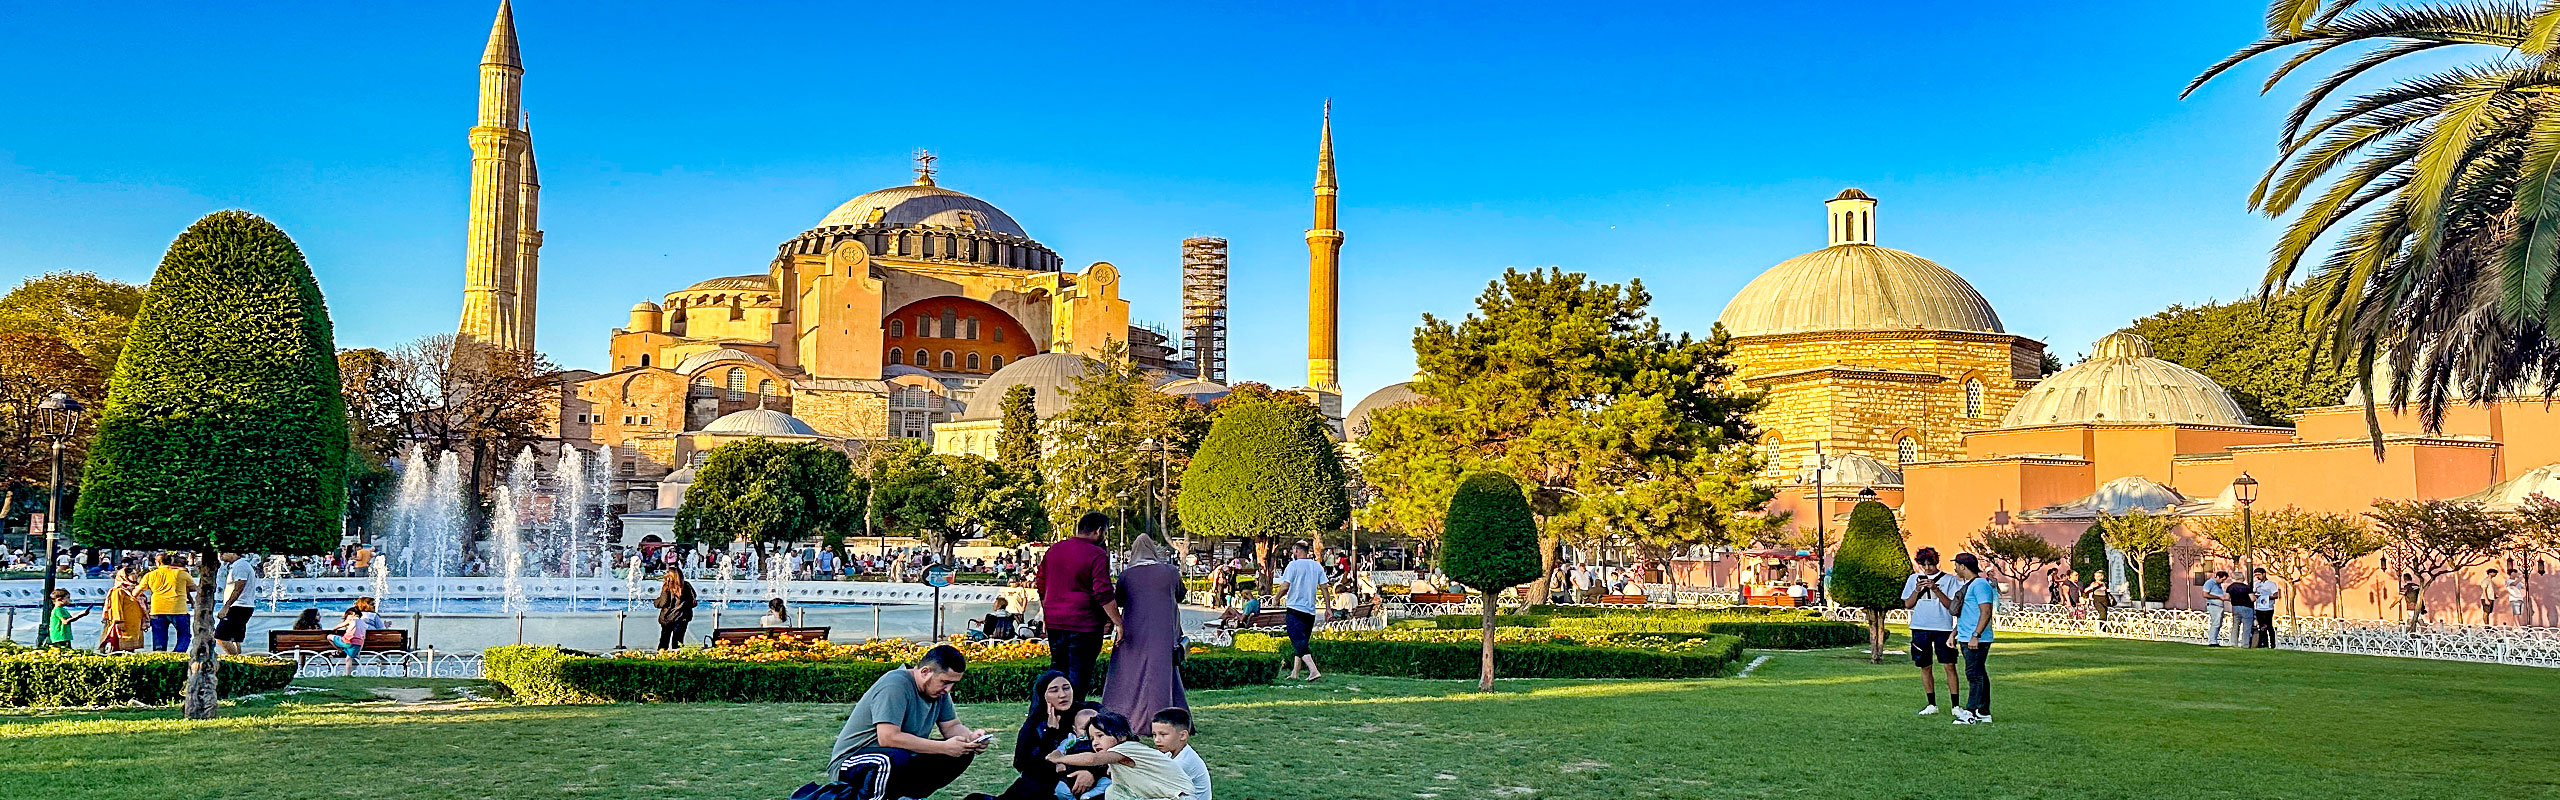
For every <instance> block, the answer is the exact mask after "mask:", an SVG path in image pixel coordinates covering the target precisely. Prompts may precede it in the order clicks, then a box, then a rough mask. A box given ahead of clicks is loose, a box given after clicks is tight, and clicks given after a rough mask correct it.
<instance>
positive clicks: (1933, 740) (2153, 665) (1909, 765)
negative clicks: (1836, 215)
mask: <svg viewBox="0 0 2560 800" xmlns="http://www.w3.org/2000/svg"><path fill="white" fill-rule="evenodd" d="M1998 647H1999V648H2000V649H1999V651H1998V654H1997V655H1996V656H1994V658H1993V661H1992V669H1993V675H1994V676H1995V686H1996V687H1997V691H1996V693H1995V700H1996V710H1997V712H1998V713H1997V717H1998V719H1999V721H1998V722H1997V723H1994V724H1992V725H1989V726H1953V725H1949V724H1947V717H1945V716H1943V715H1942V716H1935V717H1925V718H1924V717H1915V716H1913V715H1912V712H1913V711H1915V710H1917V708H1918V706H1919V705H1920V697H1919V686H1918V681H1917V679H1916V677H1917V676H1916V675H1914V673H1915V672H1916V670H1914V669H1912V668H1911V666H1910V665H1909V663H1908V662H1907V661H1906V662H1902V663H1899V664H1892V665H1887V666H1874V665H1870V664H1867V663H1866V662H1865V659H1864V656H1863V653H1855V652H1852V651H1847V650H1831V651H1818V652H1805V653H1773V654H1771V655H1773V658H1772V659H1771V660H1770V661H1769V662H1768V663H1766V664H1763V665H1761V666H1760V667H1759V668H1758V669H1757V670H1756V671H1754V672H1753V673H1752V675H1751V676H1750V677H1744V678H1723V679H1712V680H1695V681H1623V682H1617V681H1505V682H1504V683H1503V685H1502V686H1501V687H1500V691H1498V692H1495V693H1492V694H1478V693H1476V692H1474V691H1473V688H1474V683H1473V682H1472V681H1415V680H1396V679H1385V678H1369V677H1360V676H1353V675H1344V674H1335V675H1331V676H1328V677H1327V678H1326V680H1325V681H1324V682H1323V683H1319V684H1312V685H1307V684H1299V685H1288V686H1275V687H1267V688H1255V689H1242V690H1233V691H1221V692H1202V693H1198V694H1195V695H1193V697H1192V702H1193V704H1194V706H1195V709H1196V710H1197V713H1199V714H1200V715H1201V718H1202V721H1203V722H1202V724H1203V730H1202V731H1201V738H1200V739H1199V740H1198V745H1199V747H1200V750H1201V753H1202V755H1203V756H1205V757H1206V758H1207V760H1208V761H1209V764H1210V767H1211V769H1212V771H1213V772H1214V773H1215V775H1216V777H1217V780H1218V792H1219V797H1220V798H1222V800H1247V798H1396V799H1397V800H1431V799H1432V798H1446V799H1448V800H1455V799H1456V798H1474V797H1538V798H1565V799H1588V800H1602V799H1603V798H1606V799H1607V800H1623V799H1624V798H1702V797H1787V798H1831V797H1837V798H1860V799H1861V800H1872V799H1873V798H1889V797H1920V796H1928V797H1965V798H1990V797H2049V798H2067V799H2068V800H2091V799H2092V798H2183V797H2193V796H2196V795H2197V794H2198V793H2199V792H2219V793H2228V794H2233V795H2237V796H2245V797H2249V798H2252V799H2253V800H2255V799H2256V798H2268V797H2318V798H2321V799H2322V800H2345V799H2346V798H2365V797H2371V798H2408V797H2416V796H2428V797H2497V798H2518V797H2560V758H2555V756H2554V754H2555V753H2560V671H2555V670H2543V669H2533V668H2526V667H2501V666H2495V665H2483V664H2464V663H2451V662H2438V661H2416V660H2402V659H2386V658H2368V657H2357V656H2339V655H2323V654H2315V653H2298V652H2289V651H2278V652H2268V651H2233V650H2209V649H2205V648H2200V647H2193V646H2186V645H2174V644H2158V643H2148V642H2132V641H2117V640H2107V639H2076V638H2066V637H2035V636H2029V635H2023V634H2021V635H2016V636H2015V637H2014V640H2013V639H2012V637H2011V636H2009V635H2005V634H2004V635H2003V641H2002V643H2001V644H2000V645H1998ZM298 685H303V686H313V687H320V688H321V689H322V691H318V692H312V693H308V694H302V695H296V696H292V697H283V698H267V699H258V700H252V701H249V702H246V703H243V704H239V705H236V706H232V707H227V708H225V709H224V715H223V717H222V718H221V719H218V720H215V721H213V722H210V723H203V724H193V723H187V722H184V721H182V720H178V719H175V718H174V717H175V712H174V711H166V710H151V711H116V712H53V713H44V712H16V713H10V714H6V715H0V798H42V799H43V800H81V799H84V798H115V799H116V800H133V798H195V797H224V798H326V797H384V796H398V797H411V798H426V797H508V798H584V797H594V798H608V797H610V798H626V797H627V798H650V799H651V800H665V799H667V798H774V799H776V800H778V799H779V798H783V797H786V796H788V795H789V793H790V791H791V790H792V789H793V788H796V787H798V786H799V785H800V784H801V783H802V782H804V781H808V780H810V779H812V778H814V777H815V776H816V773H817V770H818V768H819V763H820V761H821V760H822V759H823V758H824V757H825V751H826V749H827V746H828V744H829V743H830V742H831V741H832V738H833V736H834V734H835V731H836V728H837V727H838V725H840V724H841V723H842V721H843V715H844V711H845V708H844V707H843V706H836V705H812V704H790V705H729V704H702V705H656V706H651V705H617V706H589V707H560V706H551V707H540V706H513V705H506V704H500V703H487V702H472V701H455V700H453V699H452V697H453V695H452V692H453V689H454V688H456V686H457V685H463V682H451V681H445V682H431V681H419V680H405V681H404V680H370V681H369V680H362V679H330V680H313V681H305V682H303V683H302V684H298ZM376 687H415V688H424V689H429V690H433V693H432V694H429V695H428V696H426V697H424V698H419V697H418V695H419V693H418V692H414V691H412V692H406V693H404V694H405V697H404V699H405V700H407V701H408V702H403V701H395V700H388V699H380V700H363V699H361V698H364V697H365V696H366V695H368V694H370V693H371V691H372V690H373V689H374V688H376ZM1021 713H1022V712H1021V710H1020V708H1019V707H1017V706H1015V705H1012V704H1003V705H973V706H964V707H963V710H962V714H963V717H964V718H965V719H966V720H967V721H968V722H970V723H971V724H973V725H978V726H981V727H999V728H1001V729H1002V730H1004V731H1005V732H1006V733H1005V737H1006V741H1008V742H1009V741H1010V731H1011V728H1012V727H1013V726H1014V725H1016V724H1018V722H1019V720H1020V718H1021ZM1002 755H1003V754H1001V753H991V754H990V756H991V757H987V758H981V759H980V761H979V763H978V764H977V765H976V766H975V767H974V768H973V769H971V770H970V772H969V774H968V775H967V776H966V777H964V778H963V779H962V781H961V784H960V785H959V786H958V787H955V788H957V789H984V790H988V791H993V790H996V789H998V788H1000V787H1001V786H1003V784H1004V783H1005V782H1006V780H1007V779H1009V778H1010V773H1009V772H1008V770H1007V767H1006V764H1005V760H1004V758H1003V757H1002ZM1923 780H1926V781H1929V783H1926V784H1924V783H1922V781H1923ZM946 796H949V797H957V796H958V794H957V792H956V791H953V792H948V793H946Z"/></svg>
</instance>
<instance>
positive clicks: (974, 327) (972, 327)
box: [966, 317, 978, 339]
mask: <svg viewBox="0 0 2560 800" xmlns="http://www.w3.org/2000/svg"><path fill="white" fill-rule="evenodd" d="M966 338H970V339H975V338H978V318H977V317H970V318H969V335H968V337H966Z"/></svg>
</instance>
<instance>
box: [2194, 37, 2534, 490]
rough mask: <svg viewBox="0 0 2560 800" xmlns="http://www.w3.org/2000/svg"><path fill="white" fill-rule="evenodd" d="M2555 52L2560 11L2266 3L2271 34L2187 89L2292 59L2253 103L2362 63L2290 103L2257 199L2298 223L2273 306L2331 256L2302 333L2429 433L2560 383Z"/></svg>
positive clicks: (2275, 267)
mask: <svg viewBox="0 0 2560 800" xmlns="http://www.w3.org/2000/svg"><path fill="white" fill-rule="evenodd" d="M2555 38H2560V0H2541V2H2538V3H2535V4H2530V5H2529V4H2526V3H2522V2H2513V1H2512V0H2510V1H2507V2H2498V1H2496V0H2490V1H2487V2H2466V3H2438V4H2427V5H2408V6H2402V5H2382V4H2378V3H2371V2H2366V0H2272V1H2271V2H2270V4H2269V8H2268V14H2267V33H2266V34H2265V36H2263V37H2262V38H2260V39H2258V40H2257V41H2256V42H2252V43H2250V44H2249V45H2248V46H2247V47H2244V48H2241V49H2240V51H2239V52H2236V53H2233V54H2231V55H2230V56H2229V57H2227V58H2224V59H2223V60H2222V61H2221V62H2220V63H2217V64H2214V65H2213V66H2212V67H2211V68H2209V69H2207V70H2205V72H2204V74H2202V75H2199V76H2197V77H2196V79H2195V80H2194V82H2192V83H2190V84H2188V86H2187V90H2186V92H2187V93H2189V94H2192V93H2193V92H2194V91H2195V90H2196V89H2197V88H2198V87H2201V86H2203V85H2204V84H2205V83H2207V82H2209V81H2211V80H2213V79H2214V78H2216V77H2219V76H2222V75H2223V74H2225V73H2227V72H2229V71H2230V70H2231V69H2232V68H2233V67H2236V66H2238V65H2240V64H2242V63H2245V62H2249V61H2252V60H2256V59H2258V58H2260V57H2262V56H2267V55H2271V54H2275V53H2279V52H2289V53H2290V55H2289V57H2288V58H2287V60H2286V61H2285V62H2284V63H2283V64H2282V65H2280V66H2278V67H2277V68H2276V69H2275V71H2274V73H2273V74H2272V75H2270V76H2268V78H2267V80H2266V82H2265V84H2264V85H2263V86H2262V87H2261V89H2260V91H2262V92H2266V91H2273V90H2274V88H2275V87H2276V86H2277V85H2278V84H2280V83H2282V82H2283V81H2284V80H2285V79H2286V78H2287V77H2290V76H2291V75H2293V74H2294V73H2295V72H2296V71H2297V70H2299V69H2300V68H2302V67H2303V66H2304V65H2305V64H2308V63H2310V62H2311V61H2313V60H2315V59H2318V58H2320V57H2321V56H2325V55H2328V54H2331V53H2353V54H2355V55H2356V57H2355V58H2354V59H2353V60H2351V61H2349V62H2347V63H2345V64H2342V65H2339V66H2337V67H2336V68H2335V69H2333V70H2331V71H2330V72H2329V73H2328V75H2327V76H2325V77H2323V78H2322V79H2321V80H2320V81H2319V82H2318V83H2317V84H2316V85H2314V86H2312V87H2311V88H2310V89H2309V90H2307V91H2305V92H2304V93H2303V95H2302V97H2301V99H2300V100H2299V101H2297V102H2296V103H2295V105H2294V108H2293V112H2292V114H2291V115H2290V116H2289V117H2288V118H2287V119H2286V121H2285V124H2284V125H2283V127H2282V130H2281V131H2280V132H2279V133H2278V135H2277V137H2276V144H2277V147H2278V150H2279V155H2278V156H2277V158H2276V160H2275V163H2274V164H2273V165H2271V166H2269V167H2268V169H2267V171H2266V174H2265V176H2264V177H2263V178H2261V179H2260V181H2259V182H2258V186H2257V188H2256V190H2255V191H2253V192H2252V193H2251V194H2250V197H2249V203H2250V207H2251V208H2252V209H2253V210H2256V211H2260V212H2264V213H2266V214H2267V215H2269V216H2273V217H2285V216H2288V215H2290V216H2291V218H2292V219H2291V221H2290V222H2289V223H2288V224H2287V225H2286V228H2285V231H2284V235H2283V237H2282V238H2281V239H2280V240H2279V242H2278V243H2277V245H2276V248H2275V252H2274V254H2273V257H2272V258H2271V260H2270V263H2269V265H2268V268H2267V272H2266V275H2265V278H2264V281H2263V285H2262V290H2263V291H2265V292H2268V293H2272V292H2274V291H2276V290H2278V289H2281V288H2284V287H2285V286H2287V285H2288V284H2290V283H2292V282H2293V281H2294V279H2295V275H2296V273H2297V272H2300V271H2301V270H2302V267H2303V262H2304V260H2305V259H2306V258H2308V257H2309V254H2310V251H2311V249H2312V247H2313V246H2314V245H2315V244H2318V243H2321V242H2323V241H2326V242H2328V243H2329V245H2328V246H2329V251H2328V253H2327V255H2326V256H2325V258H2323V259H2322V260H2321V262H2320V263H2319V264H2318V265H2317V266H2316V267H2315V268H2314V269H2313V270H2312V271H2311V274H2310V275H2309V276H2308V277H2306V278H2303V279H2302V281H2301V283H2302V286H2303V288H2304V289H2305V290H2306V294H2307V299H2308V301H2309V302H2308V304H2307V307H2306V309H2305V318H2304V320H2303V322H2304V324H2305V325H2308V326H2311V327H2313V328H2314V329H2316V330H2320V331H2322V332H2323V333H2325V334H2326V337H2325V343H2326V346H2327V347H2328V349H2329V353H2328V355H2329V357H2331V358H2332V359H2335V360H2337V361H2340V362H2342V363H2345V364H2349V365H2352V366H2353V367H2354V368H2355V370H2356V375H2357V379H2358V382H2359V383H2361V384H2365V385H2368V386H2371V387H2373V390H2372V391H2368V392H2367V393H2366V396H2367V402H2368V403H2371V402H2372V401H2373V400H2375V399H2377V398H2379V399H2384V400H2387V401H2388V402H2389V403H2391V404H2392V405H2393V406H2394V407H2395V408H2400V407H2406V406H2407V405H2410V404H2415V405H2417V406H2418V408H2419V413H2420V417H2421V419H2422V420H2423V421H2424V422H2425V423H2426V424H2427V425H2428V426H2429V427H2431V428H2432V427H2434V426H2435V425H2437V424H2438V423H2439V422H2440V421H2441V420H2442V418H2443V413H2444V409H2445V408H2446V407H2447V406H2449V405H2451V404H2452V403H2453V402H2455V401H2458V400H2473V399H2485V398H2488V397H2493V396H2495V395H2497V394H2498V393H2499V390H2501V389H2503V388H2506V387H2510V386H2515V385H2518V384H2521V383H2524V382H2529V381H2537V380H2538V381H2541V382H2543V384H2544V385H2546V386H2555V387H2560V380H2554V378H2560V341H2554V338H2553V336H2554V333H2553V332H2554V331H2555V330H2560V280H2555V277H2560V96H2555V95H2554V94H2552V93H2553V92H2560V60H2555V59H2554V58H2553V57H2552V47H2551V45H2552V43H2553V41H2554V40H2555ZM2453 47H2474V48H2485V49H2486V52H2484V53H2483V54H2482V58H2480V59H2479V60H2477V61H2474V62H2472V63H2468V64H2464V65H2460V66H2455V67H2450V68H2444V69H2439V70H2434V71H2429V72H2420V73H2416V74H2411V75H2408V76H2405V77H2402V78H2400V79H2399V80H2397V81H2396V82H2394V83H2391V84H2390V85H2388V86H2385V87H2383V88H2380V89H2376V90H2373V91H2370V92H2366V93H2363V94H2358V95H2355V96H2352V97H2347V98H2345V99H2343V100H2339V99H2337V98H2339V97H2340V93H2341V91H2342V90H2343V89H2344V87H2345V86H2346V85H2347V84H2349V83H2351V82H2355V81H2356V80H2357V79H2359V78H2365V77H2367V76H2368V75H2370V74H2375V71H2376V70H2378V69H2381V68H2383V67H2385V66H2387V65H2395V64H2396V63H2402V62H2403V60H2404V59H2407V58H2409V57H2411V56H2414V55H2418V54H2421V53H2431V52H2434V51H2438V50H2442V49H2445V48H2453ZM2333 101H2334V102H2333ZM2377 362H2379V364H2380V368H2379V369H2377ZM2377 374H2379V375H2380V376H2382V377H2381V379H2380V380H2379V381H2378V382H2377V381H2376V376H2377ZM2367 416H2368V419H2370V418H2371V416H2372V415H2371V413H2370V412H2368V415H2367ZM2375 430H2376V435H2375V440H2376V445H2375V446H2376V447H2377V454H2378V448H2379V447H2380V436H2379V428H2378V426H2377V427H2376V429H2375Z"/></svg>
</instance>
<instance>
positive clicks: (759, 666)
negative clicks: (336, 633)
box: [481, 645, 1283, 705]
mask: <svg viewBox="0 0 2560 800" xmlns="http://www.w3.org/2000/svg"><path fill="white" fill-rule="evenodd" d="M1282 662H1283V659H1282V658H1281V657H1280V656H1279V655H1278V654H1276V653H1254V652H1245V651H1238V650H1211V651H1209V652H1205V653H1192V654H1190V655H1188V656H1186V657H1185V658H1184V659H1183V661H1182V667H1181V668H1182V685H1183V688H1184V689H1185V690H1186V691H1198V690H1204V689H1231V688H1235V687H1238V686H1251V685H1258V684H1267V683H1271V682H1272V681H1274V680H1277V679H1278V677H1279V675H1280V665H1281V663H1282ZM481 663H482V669H483V675H484V676H486V677H487V678H488V679H489V680H490V681H491V682H493V683H496V684H498V685H499V686H500V687H502V688H504V689H505V690H506V692H507V693H508V694H511V695H513V696H514V697H515V698H516V699H517V700H519V701H521V702H525V703H532V704H537V705H559V704H573V703H613V702H643V703H701V702H730V703H833V702H844V703H850V702H853V701H855V700H859V699H861V698H862V693H863V692H864V691H865V690H868V689H870V688H871V684H872V682H873V681H876V680H879V679H880V676H881V675H882V674H883V673H886V672H888V671H889V670H891V669H896V668H897V667H898V666H899V665H897V664H892V663H889V662H886V661H818V662H810V661H788V662H770V663H756V662H745V661H713V660H707V659H657V658H603V657H597V656H594V655H591V654H585V653H577V652H573V651H565V650H561V649H559V648H553V647H541V646H534V645H516V646H507V647H493V648H490V649H488V650H487V651H485V652H484V653H483V655H482V662H481ZM1102 667H1103V668H1102V670H1101V672H1102V674H1103V675H1104V676H1105V677H1108V675H1109V669H1108V667H1109V664H1108V662H1105V663H1104V664H1103V665H1102ZM1048 668H1049V662H1048V661H1046V660H1042V659H1016V660H1011V661H978V662H973V663H971V664H970V665H969V674H968V677H967V678H966V679H964V680H962V681H961V682H960V685H959V686H957V687H955V688H954V689H953V690H952V691H953V695H952V699H953V700H954V701H956V702H962V703H986V702H1014V701H1019V700H1022V699H1024V698H1027V697H1030V696H1031V681H1032V680H1033V679H1035V678H1038V677H1039V676H1040V673H1041V672H1043V671H1045V670H1047V669H1048Z"/></svg>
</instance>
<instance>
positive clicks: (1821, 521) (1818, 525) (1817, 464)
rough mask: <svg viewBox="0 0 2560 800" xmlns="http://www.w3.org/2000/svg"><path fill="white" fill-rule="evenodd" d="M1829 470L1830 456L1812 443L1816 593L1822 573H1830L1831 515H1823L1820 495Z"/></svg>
mask: <svg viewBox="0 0 2560 800" xmlns="http://www.w3.org/2000/svg"><path fill="white" fill-rule="evenodd" d="M1830 468H1831V457H1830V456H1828V455H1824V454H1823V452H1822V443H1821V442H1814V443H1813V583H1814V587H1813V590H1814V591H1816V592H1820V591H1822V575H1823V573H1826V572H1830V571H1831V550H1830V545H1829V543H1828V540H1829V538H1830V534H1831V515H1830V514H1827V513H1824V512H1825V511H1826V509H1824V508H1823V498H1822V494H1823V493H1822V488H1823V487H1822V479H1823V477H1824V476H1823V474H1822V473H1824V472H1828V471H1830ZM1787 571H1789V572H1794V571H1795V569H1794V568H1793V567H1790V568H1788V570H1787Z"/></svg>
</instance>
